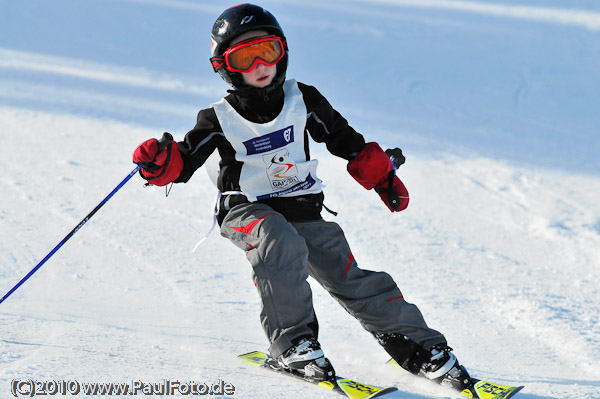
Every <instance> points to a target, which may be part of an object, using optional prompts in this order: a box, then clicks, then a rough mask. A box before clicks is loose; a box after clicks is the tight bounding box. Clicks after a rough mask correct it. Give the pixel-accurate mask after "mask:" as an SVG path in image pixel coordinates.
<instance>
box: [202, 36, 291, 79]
mask: <svg viewBox="0 0 600 399" xmlns="http://www.w3.org/2000/svg"><path fill="white" fill-rule="evenodd" d="M286 47H287V45H286V43H285V42H284V41H283V40H282V39H281V38H280V37H279V36H276V35H268V36H260V37H255V38H252V39H248V40H244V41H243V42H240V43H238V44H235V45H233V46H231V47H229V48H228V49H227V50H225V52H224V53H223V57H212V58H211V59H210V61H211V63H212V66H213V69H214V71H215V72H217V71H218V70H219V69H221V68H223V67H225V68H226V69H227V70H228V71H231V72H241V73H245V72H250V71H251V70H253V69H254V68H255V67H256V66H257V65H258V64H265V65H268V66H273V65H275V64H277V63H278V62H279V61H280V60H281V59H282V58H283V56H284V55H285V51H286Z"/></svg>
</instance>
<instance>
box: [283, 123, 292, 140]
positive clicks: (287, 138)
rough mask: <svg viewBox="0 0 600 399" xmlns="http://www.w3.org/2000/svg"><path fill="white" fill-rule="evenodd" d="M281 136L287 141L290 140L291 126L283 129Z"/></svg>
mask: <svg viewBox="0 0 600 399" xmlns="http://www.w3.org/2000/svg"><path fill="white" fill-rule="evenodd" d="M283 138H284V139H285V141H287V142H288V143H289V142H290V141H291V140H292V128H291V127H288V128H287V129H285V131H284V132H283Z"/></svg>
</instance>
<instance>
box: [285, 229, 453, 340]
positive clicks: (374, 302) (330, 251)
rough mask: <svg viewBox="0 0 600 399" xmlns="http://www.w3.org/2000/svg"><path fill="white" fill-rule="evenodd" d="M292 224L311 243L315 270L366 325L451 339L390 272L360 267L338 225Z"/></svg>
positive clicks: (375, 331) (427, 337)
mask: <svg viewBox="0 0 600 399" xmlns="http://www.w3.org/2000/svg"><path fill="white" fill-rule="evenodd" d="M293 225H294V227H295V228H296V230H297V231H298V233H299V234H300V235H301V236H302V237H304V239H305V242H306V246H307V247H308V268H309V272H310V274H311V276H313V277H314V278H315V279H316V280H317V281H318V282H319V283H320V284H321V285H322V286H323V287H324V288H325V289H326V290H327V291H328V292H329V293H330V294H331V295H332V296H333V297H334V298H335V299H336V300H337V301H338V302H339V303H340V304H341V305H342V306H343V307H344V308H345V309H346V310H347V311H348V312H349V313H350V314H351V315H352V316H354V317H355V318H356V319H357V320H358V321H359V322H360V323H361V324H362V326H363V327H364V328H365V329H366V330H367V331H369V332H371V333H373V334H378V333H394V334H401V335H403V336H406V337H408V338H410V339H411V340H413V341H414V342H416V343H417V344H419V345H421V346H422V347H424V348H429V347H432V346H434V345H436V344H440V343H445V342H446V340H445V338H444V336H443V335H442V334H441V333H439V332H438V331H436V330H433V329H431V328H429V327H428V326H427V324H426V323H425V320H424V319H423V316H422V314H421V312H420V311H419V309H418V308H417V307H416V306H415V305H413V304H410V303H408V302H406V301H405V300H404V297H403V295H402V293H401V292H400V289H399V288H398V286H397V285H396V283H395V282H394V280H393V279H392V277H391V276H390V275H389V274H387V273H384V272H374V271H369V270H362V269H360V268H359V267H358V265H357V263H356V261H355V260H354V256H353V255H352V252H351V250H350V246H349V245H348V242H347V241H346V237H345V236H344V232H343V231H342V229H341V228H340V226H339V225H337V224H336V223H333V222H326V221H323V220H320V221H313V222H297V223H293Z"/></svg>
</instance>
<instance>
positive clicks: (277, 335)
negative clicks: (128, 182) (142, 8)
mask: <svg viewBox="0 0 600 399" xmlns="http://www.w3.org/2000/svg"><path fill="white" fill-rule="evenodd" d="M211 43H212V48H211V52H212V57H211V58H210V61H211V63H212V66H213V68H214V70H215V72H218V73H219V75H220V76H221V78H223V79H224V80H225V81H226V82H227V83H229V84H230V85H231V86H232V87H233V89H232V90H228V92H229V95H227V96H226V97H225V98H223V99H221V100H220V101H219V102H217V103H214V104H212V105H211V107H210V108H207V109H203V110H201V111H200V112H199V113H198V119H197V123H196V126H195V127H194V128H193V129H192V130H191V131H189V132H188V133H187V134H186V136H185V138H184V140H183V141H182V142H179V143H171V144H169V145H168V146H167V147H166V148H164V149H162V150H161V151H159V146H158V141H157V140H156V139H150V140H147V141H145V142H144V143H142V144H141V145H140V146H139V147H138V148H137V149H136V150H135V152H134V155H133V161H134V162H135V163H137V164H139V165H141V166H142V169H141V170H140V174H141V176H142V177H143V178H144V179H146V180H147V181H148V183H149V184H152V185H156V186H164V185H167V184H170V183H172V182H175V183H185V182H187V181H188V180H189V179H190V178H191V177H192V175H193V174H194V172H195V171H196V170H198V168H200V167H201V166H202V165H203V164H204V163H205V161H206V160H207V158H208V157H209V156H210V155H211V154H212V153H213V152H214V151H218V154H219V156H220V163H219V175H218V179H217V186H218V189H219V191H220V192H221V193H222V196H221V197H220V200H219V202H218V205H217V206H218V216H217V220H218V222H219V225H220V228H221V235H223V236H224V237H227V238H228V239H229V240H231V242H233V243H234V244H235V245H236V246H238V247H239V248H241V249H243V250H244V251H246V252H247V258H248V260H249V261H250V263H251V265H252V271H253V278H254V281H255V283H256V287H257V290H258V293H259V296H260V300H261V303H262V310H261V314H260V319H261V323H262V326H263V328H264V331H265V334H266V335H267V338H268V340H269V343H270V347H269V351H270V353H271V356H272V357H273V358H274V359H276V360H277V361H278V362H279V363H280V364H281V365H282V366H283V367H287V368H291V369H295V370H297V371H299V372H300V373H303V374H305V375H307V376H314V378H321V379H328V380H331V379H333V378H334V371H333V367H332V366H331V364H330V363H329V361H328V360H327V359H326V358H325V356H324V354H323V351H322V349H321V346H320V344H319V342H318V340H317V334H318V323H317V318H316V315H315V312H314V310H313V304H312V293H311V289H310V286H309V284H308V282H307V277H308V276H309V275H310V276H312V277H314V278H315V279H316V280H317V281H318V282H319V283H320V284H321V285H322V286H323V287H324V288H325V289H326V290H327V291H328V292H329V293H330V294H331V295H332V296H333V297H334V298H335V299H336V300H337V301H338V302H339V303H340V304H341V305H342V306H343V307H344V308H345V309H346V310H347V311H348V312H349V313H350V314H352V315H353V316H354V317H355V318H356V319H357V320H358V321H359V322H360V323H361V325H362V326H363V327H364V328H365V329H366V330H367V331H369V332H370V333H372V334H373V335H374V337H375V338H376V339H377V341H378V342H379V343H380V344H381V345H382V346H383V348H384V349H385V350H386V351H387V352H388V353H389V354H390V355H391V356H392V357H393V358H394V359H395V360H396V361H397V362H398V364H399V365H401V366H402V367H403V368H404V369H406V370H408V371H410V372H411V373H413V374H416V375H420V376H424V377H426V378H429V379H431V380H434V381H436V382H439V383H442V384H448V385H451V386H453V387H454V388H456V389H458V390H462V389H464V388H465V387H467V386H468V385H469V384H470V382H471V379H470V377H469V375H468V374H467V371H466V370H465V369H464V367H462V366H460V365H459V363H458V361H457V359H456V357H455V356H454V355H453V354H452V352H451V350H452V349H451V348H450V347H449V346H448V345H447V343H446V339H445V338H444V336H443V335H442V334H440V333H439V332H438V331H435V330H433V329H431V328H429V327H428V326H427V325H426V323H425V321H424V319H423V316H422V315H421V313H420V311H419V309H418V308H417V307H416V306H415V305H413V304H410V303H408V302H406V301H405V300H404V298H403V296H402V293H401V292H400V290H399V289H398V287H397V286H396V283H395V282H394V280H393V279H392V277H390V276H389V275H388V274H387V273H384V272H373V271H368V270H363V269H360V268H359V267H358V266H357V263H356V261H355V260H354V257H353V255H352V252H351V250H350V247H349V245H348V243H347V241H346V238H345V237H344V233H343V231H342V230H341V228H340V227H339V226H338V225H337V224H336V223H333V222H327V221H324V220H323V219H322V218H321V215H320V213H321V209H322V207H323V192H322V190H321V181H320V180H319V179H318V177H317V173H316V171H317V161H316V160H315V159H311V157H310V153H309V136H310V138H312V140H313V141H315V142H317V143H325V145H326V146H327V149H328V150H329V151H330V152H331V153H332V154H333V155H336V156H338V157H341V158H344V159H346V160H347V161H348V166H347V169H348V172H349V173H350V175H351V176H352V177H353V178H354V179H356V180H357V181H358V182H359V183H360V184H361V185H362V186H363V187H365V188H366V189H368V190H370V189H375V191H376V192H377V193H378V194H379V195H380V197H381V199H382V200H383V202H384V203H385V205H386V206H387V207H388V208H389V209H390V210H391V211H392V212H397V211H401V210H403V209H405V208H406V207H407V206H408V193H407V191H406V188H405V187H404V185H403V183H402V182H401V181H400V179H399V178H398V177H397V176H396V174H395V167H396V168H397V167H398V166H400V165H401V164H402V163H404V157H403V156H402V151H401V150H400V149H398V148H395V149H390V150H387V151H385V152H384V151H383V150H382V149H381V148H380V146H379V145H378V144H377V143H374V142H368V143H365V140H364V138H363V136H362V135H361V134H359V133H357V132H356V131H355V130H354V129H353V128H352V127H350V126H349V125H348V123H347V121H346V119H344V118H343V117H342V116H341V115H340V114H339V113H338V112H337V111H336V110H334V109H333V108H332V106H331V105H330V104H329V103H328V102H327V100H326V99H325V97H323V96H322V95H321V94H320V93H319V92H318V91H317V89H316V88H314V87H312V86H308V85H305V84H303V83H299V82H296V81H295V80H286V69H287V66H288V46H287V42H286V38H285V35H284V34H283V31H282V29H281V27H280V25H279V23H278V22H277V20H276V19H275V17H274V16H273V15H272V14H270V13H269V12H268V11H266V10H264V9H263V8H261V7H259V6H256V5H252V4H241V5H239V6H235V7H231V8H229V9H227V10H225V11H224V12H223V13H222V14H221V15H220V16H219V17H218V19H217V20H216V22H215V24H214V26H213V28H212V34H211ZM391 158H393V160H394V161H395V166H394V164H393V162H392V160H391Z"/></svg>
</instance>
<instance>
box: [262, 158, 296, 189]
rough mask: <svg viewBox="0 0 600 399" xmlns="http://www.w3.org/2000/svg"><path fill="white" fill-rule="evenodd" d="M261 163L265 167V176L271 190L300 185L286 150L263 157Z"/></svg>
mask: <svg viewBox="0 0 600 399" xmlns="http://www.w3.org/2000/svg"><path fill="white" fill-rule="evenodd" d="M263 161H264V162H265V164H266V165H267V175H268V177H269V181H270V182H271V188H272V189H273V190H275V191H281V190H285V189H286V188H288V187H291V186H293V185H295V184H298V183H300V179H299V178H298V176H297V175H298V169H297V168H296V163H295V162H294V161H293V160H292V159H291V158H290V153H289V151H288V150H287V149H286V148H283V149H281V150H279V151H277V152H275V153H270V154H265V155H263Z"/></svg>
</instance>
